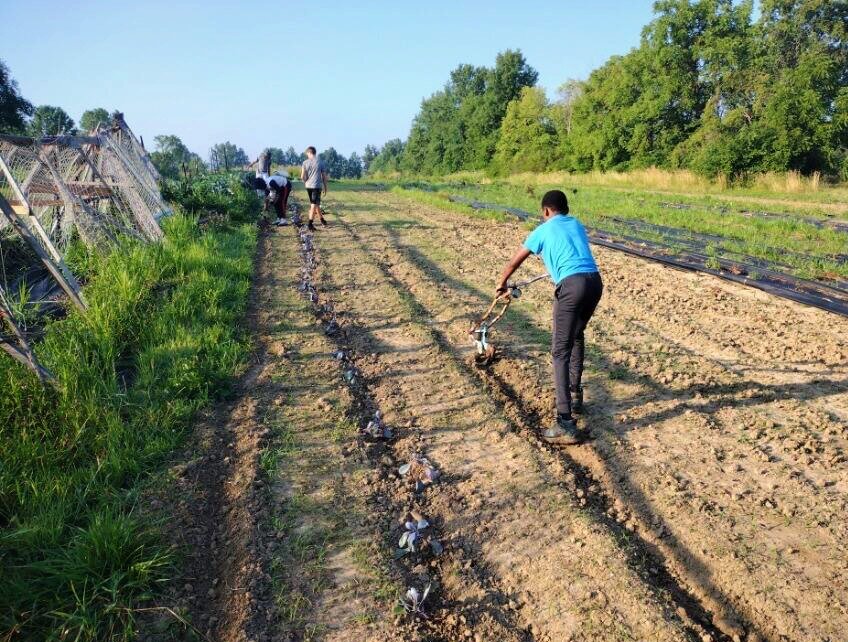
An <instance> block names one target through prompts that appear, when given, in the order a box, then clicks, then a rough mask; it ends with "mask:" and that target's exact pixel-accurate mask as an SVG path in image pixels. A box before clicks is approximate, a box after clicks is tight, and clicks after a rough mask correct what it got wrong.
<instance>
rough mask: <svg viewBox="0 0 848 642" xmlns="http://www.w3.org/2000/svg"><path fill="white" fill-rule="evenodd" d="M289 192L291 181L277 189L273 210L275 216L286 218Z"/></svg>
mask: <svg viewBox="0 0 848 642" xmlns="http://www.w3.org/2000/svg"><path fill="white" fill-rule="evenodd" d="M289 194H291V183H286V186H285V187H283V188H281V189H280V190H278V191H277V200H276V201H275V202H274V210H275V211H276V212H277V218H286V214H287V213H288V211H289Z"/></svg>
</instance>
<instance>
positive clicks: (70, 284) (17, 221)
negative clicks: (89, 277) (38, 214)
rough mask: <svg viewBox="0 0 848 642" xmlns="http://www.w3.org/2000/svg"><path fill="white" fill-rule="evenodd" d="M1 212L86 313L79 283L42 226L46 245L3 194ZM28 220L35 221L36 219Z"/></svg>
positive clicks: (0, 201) (78, 306)
mask: <svg viewBox="0 0 848 642" xmlns="http://www.w3.org/2000/svg"><path fill="white" fill-rule="evenodd" d="M0 212H2V213H3V214H4V215H5V216H6V218H7V219H9V223H11V225H12V227H14V228H15V231H16V232H17V233H18V234H19V235H20V237H21V238H22V239H23V240H24V241H26V243H27V244H28V245H29V246H30V247H31V248H32V249H33V251H34V252H35V253H36V254H37V255H38V258H39V259H41V262H42V263H44V266H45V267H46V268H47V270H48V271H49V272H50V274H51V275H53V278H54V279H56V282H57V283H58V284H59V286H60V287H61V288H62V289H63V290H64V291H65V294H67V295H68V297H69V298H70V299H71V301H73V303H74V305H75V306H77V308H79V309H80V310H82V311H83V312H84V311H85V310H86V309H87V307H88V305H87V304H86V302H85V298H84V297H83V295H82V290H81V289H80V286H79V283H77V280H76V279H75V278H74V275H73V273H72V272H71V271H70V269H68V266H67V265H65V262H64V261H63V260H62V258H61V256H60V255H59V253H58V252H57V251H56V248H54V247H53V244H52V243H50V239H48V238H47V235H46V234H45V233H44V230H43V229H41V225H40V224H39V225H38V227H37V229H38V230H39V232H40V235H41V236H42V238H41V241H44V242H45V245H42V242H41V241H40V240H39V239H38V238H36V237H35V236H34V235H33V233H32V232H31V231H30V229H29V227H28V226H27V224H26V222H25V221H24V220H23V218H22V217H21V215H20V214H18V213H17V212H16V211H15V210H14V209H13V208H12V206H11V205H10V204H9V201H7V200H6V199H5V198H4V197H3V195H2V194H0ZM28 218H30V219H34V218H35V217H28ZM36 223H37V219H36ZM45 246H46V247H50V248H51V250H52V252H48V251H47V250H45V249H44V248H45ZM51 254H52V256H51ZM57 256H58V257H59V258H58V260H57V259H56V257H57Z"/></svg>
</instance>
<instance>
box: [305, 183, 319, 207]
mask: <svg viewBox="0 0 848 642" xmlns="http://www.w3.org/2000/svg"><path fill="white" fill-rule="evenodd" d="M306 193H307V194H309V202H310V203H312V204H313V205H320V204H321V188H320V187H307V188H306Z"/></svg>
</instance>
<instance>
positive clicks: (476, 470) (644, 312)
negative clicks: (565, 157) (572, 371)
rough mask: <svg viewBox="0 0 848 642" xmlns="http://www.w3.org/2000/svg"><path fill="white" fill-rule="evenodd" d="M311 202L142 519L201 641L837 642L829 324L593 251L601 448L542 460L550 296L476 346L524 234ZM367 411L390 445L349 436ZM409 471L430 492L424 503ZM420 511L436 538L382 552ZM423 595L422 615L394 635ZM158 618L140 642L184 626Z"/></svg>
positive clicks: (840, 378)
mask: <svg viewBox="0 0 848 642" xmlns="http://www.w3.org/2000/svg"><path fill="white" fill-rule="evenodd" d="M328 210H329V212H330V213H331V214H330V216H329V220H330V226H329V227H328V228H321V229H319V230H318V231H317V232H316V233H315V234H311V233H301V234H300V235H299V234H298V232H296V231H295V230H294V229H293V228H281V229H274V230H273V231H268V232H265V233H263V236H262V238H261V239H260V252H259V255H258V259H257V261H258V262H257V281H256V285H255V289H254V293H253V297H252V303H251V312H250V313H249V319H251V322H250V325H251V328H252V329H253V331H254V332H255V334H256V341H257V345H258V350H257V353H256V358H255V360H254V365H253V366H252V368H251V370H250V371H249V372H248V374H247V375H246V376H245V378H244V380H243V382H242V383H241V384H240V386H239V389H238V390H239V392H238V394H237V395H236V397H235V398H234V399H231V400H228V401H226V402H223V403H222V404H221V405H219V406H218V407H216V408H215V409H213V410H211V411H210V414H209V416H208V419H204V420H203V421H202V422H201V424H200V429H199V430H198V432H197V434H196V435H195V439H196V440H197V441H196V443H193V445H192V446H191V447H190V448H189V449H188V450H187V451H186V452H185V453H184V455H183V459H182V461H181V462H178V463H176V464H175V466H174V469H173V474H174V476H175V480H176V481H175V483H176V484H177V488H179V489H180V491H181V492H179V493H176V494H174V493H173V492H172V491H173V489H165V490H164V492H163V495H164V496H163V497H160V498H158V499H154V500H153V501H152V505H154V506H155V507H156V510H157V511H165V513H168V511H171V510H173V511H174V512H175V513H176V514H177V515H179V516H180V517H179V519H180V520H183V521H180V522H178V523H180V524H181V525H182V524H183V523H185V524H186V526H185V527H184V528H179V529H174V537H175V538H176V540H177V541H176V542H175V543H177V544H178V545H181V546H183V547H184V548H185V544H190V546H188V547H187V550H189V551H193V553H191V554H190V555H189V557H187V558H186V559H187V562H186V564H185V566H184V567H183V569H182V571H181V572H182V573H183V574H184V576H185V577H181V576H180V575H179V574H178V575H177V577H176V578H175V579H174V581H173V582H171V584H170V585H171V586H172V587H173V590H172V593H171V594H170V595H169V597H166V598H163V600H162V601H161V602H160V604H167V605H169V607H174V608H176V607H181V608H182V609H183V610H182V611H180V613H185V615H186V616H187V617H186V621H190V622H192V623H193V624H192V626H194V627H195V628H196V631H197V635H205V636H206V639H216V640H243V639H287V638H286V637H284V636H286V635H287V636H289V637H288V639H310V640H318V639H322V640H352V639H366V640H394V639H410V640H415V639H420V640H425V639H429V640H457V639H474V640H496V639H497V640H551V641H553V640H569V639H573V640H626V639H650V640H686V639H689V640H734V639H738V640H810V641H812V640H828V639H829V640H838V639H841V636H842V635H843V632H844V630H845V628H846V624H848V623H846V621H845V620H846V612H848V604H846V602H845V590H844V589H845V584H846V573H848V568H847V567H846V565H845V559H846V550H845V535H846V532H845V531H846V524H845V520H844V517H843V515H844V511H845V509H846V507H848V506H846V492H848V476H846V473H845V465H844V463H845V448H846V445H848V444H846V433H845V426H846V421H848V369H846V363H848V342H847V341H846V339H845V337H846V330H848V327H846V326H848V322H847V321H846V320H845V319H843V318H841V317H839V316H836V315H832V314H828V313H825V312H823V311H820V310H816V309H813V308H810V307H805V306H800V305H797V304H794V303H791V302H787V301H785V300H783V299H779V298H776V297H772V296H769V295H766V294H763V293H761V292H758V291H756V290H753V289H749V288H744V287H740V286H737V285H734V284H729V283H726V282H724V281H721V280H718V279H715V278H713V277H711V276H707V275H702V274H696V273H690V272H680V271H677V270H672V269H669V268H667V267H664V266H661V265H658V264H656V263H651V262H647V261H645V260H642V259H638V258H634V257H631V256H627V255H624V254H621V253H617V252H613V251H609V250H605V249H603V248H598V249H597V250H596V252H597V257H598V259H599V261H600V264H601V270H602V272H603V274H604V278H605V284H606V293H605V296H604V299H603V300H602V303H601V308H600V310H599V313H598V315H597V317H596V319H595V320H594V321H593V323H592V325H591V326H590V332H589V344H590V351H589V357H588V361H589V364H588V366H589V370H588V376H587V379H588V381H587V384H586V387H587V399H588V408H587V413H588V414H587V416H586V421H587V422H588V423H589V424H590V425H591V427H592V430H593V433H594V436H595V439H594V440H593V441H592V442H590V443H588V444H585V445H582V446H578V447H574V448H569V449H565V450H562V449H555V448H551V447H549V446H547V445H545V444H544V443H543V442H542V441H541V440H540V439H539V437H538V433H539V429H540V426H541V425H542V424H543V423H546V422H547V421H548V419H549V417H550V415H551V412H552V407H553V399H552V392H551V390H550V385H549V381H548V378H549V374H548V373H549V356H548V347H547V346H548V343H549V340H550V319H549V318H548V309H549V297H550V292H549V288H548V287H547V286H542V285H538V286H531V288H528V289H527V291H526V292H525V294H524V296H523V297H522V298H521V299H520V300H518V301H517V302H516V303H514V304H513V306H512V307H511V308H510V310H509V312H508V314H507V317H506V318H505V319H504V321H503V322H502V324H503V325H499V326H498V329H497V332H496V339H495V341H496V343H497V344H498V346H499V350H500V352H501V357H500V359H499V360H498V361H497V362H496V363H495V364H494V365H493V366H492V367H491V368H490V369H489V370H479V369H477V368H475V367H474V366H473V365H472V362H473V360H472V358H471V356H472V347H471V346H470V345H469V344H470V342H469V339H468V336H467V334H466V333H467V329H468V326H469V324H470V320H471V319H472V318H473V317H475V316H476V315H478V314H480V312H481V311H482V310H483V309H484V308H485V306H486V305H487V304H488V302H489V300H490V292H489V290H490V289H491V285H492V284H493V283H494V280H495V276H496V273H497V271H498V270H499V268H500V265H501V264H502V263H503V262H504V261H506V259H507V258H508V257H509V255H510V254H511V252H512V250H513V249H514V247H515V246H516V245H517V244H518V243H520V242H521V240H523V237H524V235H525V234H526V230H525V229H524V227H523V225H522V224H520V223H519V222H514V221H512V220H504V221H498V220H487V219H485V218H480V217H476V218H472V217H470V216H469V215H468V214H467V213H463V212H458V211H452V210H450V209H449V207H448V208H447V209H445V208H437V207H434V206H432V205H427V204H422V203H420V202H418V201H416V200H414V198H411V197H410V195H409V194H403V193H400V194H399V193H395V192H389V191H385V190H382V189H376V188H374V187H373V186H368V185H365V184H361V183H360V184H336V185H334V186H333V189H331V192H330V197H329V200H328ZM524 271H525V273H526V275H527V276H531V275H532V274H530V273H531V271H532V270H531V268H530V267H529V266H528V267H526V268H524ZM519 276H524V275H519ZM298 290H300V292H298ZM377 410H379V411H380V412H381V413H382V417H383V421H384V422H385V424H386V425H387V426H389V427H391V429H392V430H393V431H394V433H395V434H394V437H395V438H394V439H392V440H390V441H383V440H373V439H370V438H365V437H363V436H362V433H361V429H362V428H364V427H365V424H366V423H367V422H368V421H369V419H372V418H373V416H374V412H375V411H377ZM413 455H420V456H424V457H426V458H427V459H428V460H429V462H430V463H431V464H432V465H433V466H434V467H435V468H436V469H438V470H439V471H440V472H441V476H440V477H439V478H438V479H437V480H436V481H435V482H434V483H432V484H428V485H426V486H424V487H423V488H422V489H420V490H418V491H416V489H415V487H414V485H411V484H412V482H411V481H410V480H409V479H408V477H405V476H402V475H400V474H399V473H398V472H397V471H398V467H400V466H401V465H402V464H404V463H406V462H408V461H409V460H410V458H411V457H412V456H413ZM217 488H220V489H226V490H221V491H219V490H216V489H217ZM169 497H170V498H171V499H169ZM175 498H176V499H175ZM195 498H196V499H197V501H195ZM410 514H413V515H417V516H418V517H423V518H426V520H427V521H428V522H429V526H428V527H427V528H425V529H424V530H423V531H422V536H423V542H424V545H423V546H420V545H419V548H418V549H417V550H416V551H415V552H411V553H407V554H405V555H402V556H400V557H398V555H397V554H396V550H397V546H398V544H397V541H398V538H399V537H400V536H401V534H402V533H403V531H404V526H403V523H402V522H403V521H404V520H405V519H409V515H410ZM195 538H197V539H195ZM434 540H435V541H436V542H437V545H434V544H433V541H434ZM437 553H438V554H437ZM200 569H203V570H204V572H203V573H200V572H199V571H200ZM200 576H202V578H203V579H196V578H198V577H200ZM426 586H429V587H430V591H429V595H428V597H427V599H426V600H425V602H424V606H423V607H422V609H423V610H424V612H425V613H426V614H427V617H426V618H424V617H410V616H401V615H400V613H403V610H402V609H400V608H399V604H398V602H397V598H398V596H399V595H402V594H403V592H404V591H405V590H406V588H407V587H416V588H417V589H418V590H419V591H420V590H423V589H424V588H425V587H426ZM235 587H246V591H245V590H243V589H235ZM157 617H158V619H157V618H153V621H146V620H145V619H142V626H141V635H140V639H147V640H151V641H152V640H166V639H180V637H181V636H183V635H186V634H190V631H189V633H185V632H186V631H188V629H186V627H185V626H184V625H183V624H181V623H180V622H178V621H176V620H174V619H173V618H171V617H169V616H168V615H167V614H161V615H160V616H157ZM278 636H282V637H278Z"/></svg>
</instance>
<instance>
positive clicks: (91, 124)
mask: <svg viewBox="0 0 848 642" xmlns="http://www.w3.org/2000/svg"><path fill="white" fill-rule="evenodd" d="M109 120H110V116H109V111H108V110H106V109H103V108H102V107H95V108H94V109H88V110H86V111H84V112H83V113H82V116H80V120H79V124H80V129H81V130H82V131H83V132H86V133H88V132H90V131H92V130H94V128H95V127H97V125H99V124H100V123H103V124H108V123H109Z"/></svg>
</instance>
